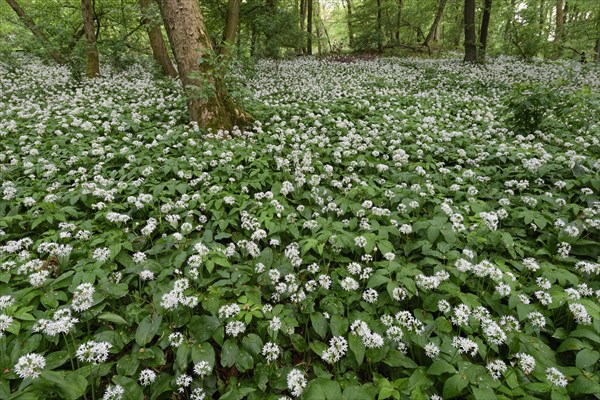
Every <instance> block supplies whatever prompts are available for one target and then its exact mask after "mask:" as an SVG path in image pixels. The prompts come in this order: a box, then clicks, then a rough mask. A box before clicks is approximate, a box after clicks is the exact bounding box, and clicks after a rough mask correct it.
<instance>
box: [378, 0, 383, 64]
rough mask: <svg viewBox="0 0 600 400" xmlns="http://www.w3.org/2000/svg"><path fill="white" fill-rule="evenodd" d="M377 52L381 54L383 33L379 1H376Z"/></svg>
mask: <svg viewBox="0 0 600 400" xmlns="http://www.w3.org/2000/svg"><path fill="white" fill-rule="evenodd" d="M377 51H378V52H380V53H383V31H382V29H381V0H377Z"/></svg>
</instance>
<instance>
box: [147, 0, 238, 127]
mask: <svg viewBox="0 0 600 400" xmlns="http://www.w3.org/2000/svg"><path fill="white" fill-rule="evenodd" d="M159 5H160V11H161V14H162V17H163V21H164V23H165V28H166V29H167V36H168V37H169V41H170V42H171V47H172V49H173V53H174V54H175V61H176V62H177V69H178V70H179V77H180V79H181V82H182V84H183V87H184V90H185V92H186V95H187V106H188V113H189V117H190V120H191V121H195V122H197V123H198V124H199V125H200V126H202V127H204V128H207V129H231V128H232V127H233V126H235V125H244V124H246V123H247V122H249V121H250V116H249V115H248V114H246V113H245V112H244V111H243V110H242V109H241V108H240V107H239V106H238V105H237V104H235V102H234V101H233V100H232V99H231V98H230V97H229V96H228V95H227V94H226V93H225V90H224V88H223V82H222V79H221V77H220V76H218V74H219V72H217V71H215V70H216V68H215V65H212V63H211V62H202V63H199V59H204V58H205V57H207V56H208V57H210V56H211V55H212V54H214V50H213V46H212V43H211V40H210V36H209V34H208V31H207V29H206V25H205V23H204V17H203V15H202V11H201V10H200V5H199V4H198V1H197V0H160V1H159Z"/></svg>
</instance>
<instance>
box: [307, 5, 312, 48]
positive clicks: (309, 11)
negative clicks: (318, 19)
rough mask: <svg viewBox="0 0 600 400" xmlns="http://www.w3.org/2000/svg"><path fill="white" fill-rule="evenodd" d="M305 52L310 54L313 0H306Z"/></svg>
mask: <svg viewBox="0 0 600 400" xmlns="http://www.w3.org/2000/svg"><path fill="white" fill-rule="evenodd" d="M306 2H307V6H306V54H308V55H309V56H310V55H312V15H313V0H306Z"/></svg>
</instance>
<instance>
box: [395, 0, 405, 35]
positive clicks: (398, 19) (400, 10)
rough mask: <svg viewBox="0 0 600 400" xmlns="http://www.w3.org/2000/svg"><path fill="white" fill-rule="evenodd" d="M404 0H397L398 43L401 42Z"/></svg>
mask: <svg viewBox="0 0 600 400" xmlns="http://www.w3.org/2000/svg"><path fill="white" fill-rule="evenodd" d="M402 3H403V1H402V0H396V4H397V5H398V10H396V32H395V33H396V43H398V44H400V25H401V24H402Z"/></svg>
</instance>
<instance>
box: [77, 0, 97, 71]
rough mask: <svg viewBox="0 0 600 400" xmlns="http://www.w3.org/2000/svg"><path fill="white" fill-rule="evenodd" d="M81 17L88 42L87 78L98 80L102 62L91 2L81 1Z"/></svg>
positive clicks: (89, 0)
mask: <svg viewBox="0 0 600 400" xmlns="http://www.w3.org/2000/svg"><path fill="white" fill-rule="evenodd" d="M81 15H82V16H83V29H84V30H85V38H86V40H87V76H88V78H91V79H93V78H96V77H98V76H100V60H99V57H98V47H97V46H96V32H95V31H94V11H93V10H92V1H91V0H81Z"/></svg>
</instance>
